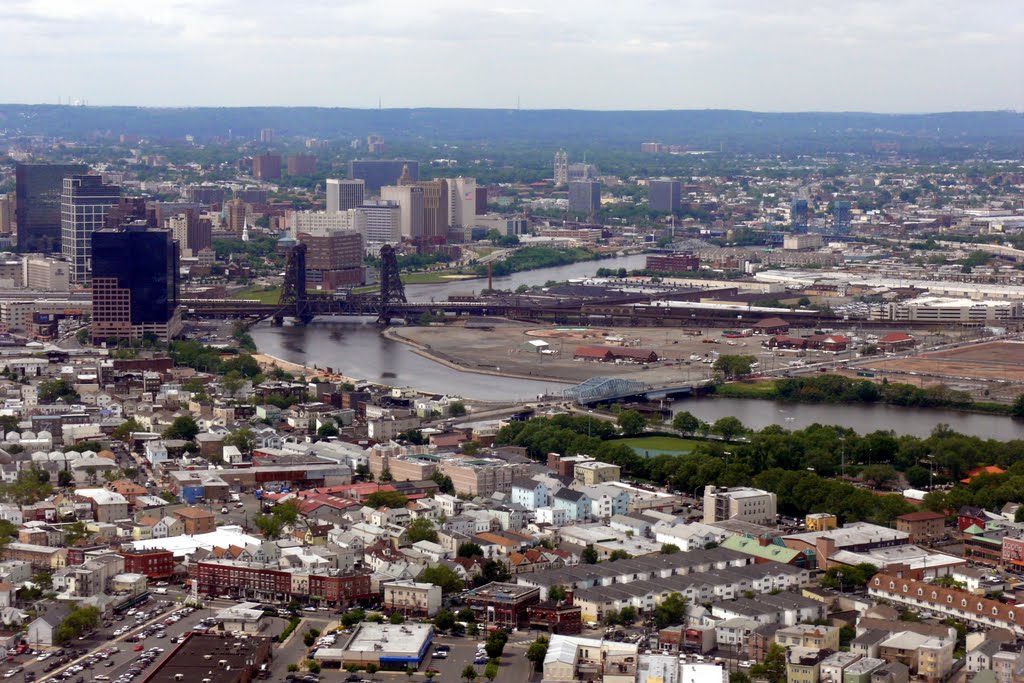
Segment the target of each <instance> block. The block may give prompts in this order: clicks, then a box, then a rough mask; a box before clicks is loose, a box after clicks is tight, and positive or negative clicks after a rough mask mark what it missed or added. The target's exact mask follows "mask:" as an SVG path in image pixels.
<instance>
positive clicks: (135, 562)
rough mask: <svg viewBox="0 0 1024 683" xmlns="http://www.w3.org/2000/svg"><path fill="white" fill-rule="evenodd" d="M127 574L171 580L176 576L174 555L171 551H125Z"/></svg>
mask: <svg viewBox="0 0 1024 683" xmlns="http://www.w3.org/2000/svg"><path fill="white" fill-rule="evenodd" d="M118 554H119V555H120V556H121V557H123V558H124V571H125V573H126V574H143V575H145V576H146V577H147V578H149V579H169V578H171V577H172V576H174V553H172V552H171V551H170V550H123V551H121V552H120V553H118Z"/></svg>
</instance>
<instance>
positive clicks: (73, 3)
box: [0, 0, 1024, 111]
mask: <svg viewBox="0 0 1024 683" xmlns="http://www.w3.org/2000/svg"><path fill="white" fill-rule="evenodd" d="M0 25H3V26H4V28H5V31H4V34H5V40H4V41H3V42H2V43H0V58H3V59H4V63H5V66H4V78H3V83H4V85H5V87H4V89H3V91H2V92H3V95H2V97H3V99H5V100H7V101H20V102H52V101H54V100H55V98H56V96H57V94H62V95H65V96H66V95H73V96H76V97H85V98H87V99H88V100H89V101H90V102H91V103H94V104H142V105H198V104H207V105H261V104H281V105H286V104H309V105H323V106H375V105H376V102H377V99H378V97H381V98H382V99H383V101H384V104H385V106H442V107H443V106H456V107H458V106H482V107H504V106H511V105H512V104H513V103H514V102H515V98H516V96H517V95H519V96H521V98H522V102H523V105H524V106H525V107H537V108H541V107H576V108H597V109H622V108H631V109H659V108H707V107H729V108H744V109H758V110H776V111H778V110H808V109H813V110H873V111H938V110H963V109H993V108H1024V79H1021V78H1020V75H1019V69H1020V66H1021V64H1024V47H1022V46H1024V5H1022V4H1021V3H1020V2H1019V0H991V1H989V2H986V3H983V4H982V3H964V2H961V1H954V0H930V1H928V2H925V1H924V0H897V1H895V2H894V1H892V0H888V1H881V0H848V1H846V2H840V1H839V0H819V1H818V2H814V3H809V2H806V0H800V1H797V0H776V2H773V3H764V2H756V1H753V0H632V1H627V2H622V1H619V2H612V1H610V0H562V1H561V2H552V1H551V0H496V2H494V3H467V2H465V1H464V0H459V1H456V0H335V1H330V0H289V1H288V2H280V0H147V1H146V2H138V0H90V1H89V2H81V0H14V1H13V2H12V1H9V0H8V1H7V2H4V3H2V4H0ZM126 84H131V87H125V85H126Z"/></svg>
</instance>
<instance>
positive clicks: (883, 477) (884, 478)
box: [860, 464, 900, 489]
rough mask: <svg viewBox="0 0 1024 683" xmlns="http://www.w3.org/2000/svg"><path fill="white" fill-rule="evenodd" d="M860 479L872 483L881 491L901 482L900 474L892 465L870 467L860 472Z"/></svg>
mask: <svg viewBox="0 0 1024 683" xmlns="http://www.w3.org/2000/svg"><path fill="white" fill-rule="evenodd" d="M860 477H861V479H863V480H865V481H869V482H871V484H872V485H873V486H874V487H875V488H876V489H880V488H883V487H885V486H886V485H888V484H891V483H893V482H896V481H899V478H900V473H899V472H897V471H896V468H895V467H893V466H892V465H881V464H879V465H868V466H867V467H865V468H864V469H862V470H861V471H860Z"/></svg>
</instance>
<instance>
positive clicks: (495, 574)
mask: <svg viewBox="0 0 1024 683" xmlns="http://www.w3.org/2000/svg"><path fill="white" fill-rule="evenodd" d="M511 580H512V573H511V572H509V570H508V567H506V566H505V563H504V562H498V561H497V560H487V561H486V562H484V564H483V566H482V567H481V568H480V576H478V577H476V579H475V580H474V583H476V584H477V585H480V586H482V585H484V584H487V583H493V582H494V581H498V582H505V581H511Z"/></svg>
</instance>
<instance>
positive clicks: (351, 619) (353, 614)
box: [341, 609, 366, 628]
mask: <svg viewBox="0 0 1024 683" xmlns="http://www.w3.org/2000/svg"><path fill="white" fill-rule="evenodd" d="M365 618H366V612H364V611H363V610H361V609H353V610H349V611H347V612H345V613H344V614H342V615H341V625H342V626H344V627H345V628H351V627H352V626H355V625H356V624H358V623H359V622H360V621H362V620H363V619H365Z"/></svg>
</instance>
